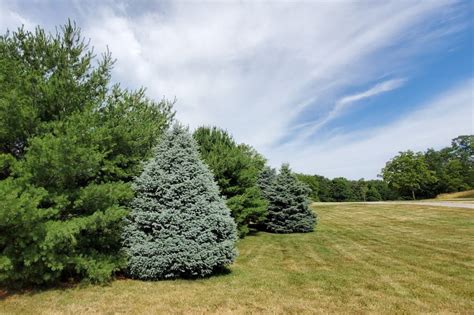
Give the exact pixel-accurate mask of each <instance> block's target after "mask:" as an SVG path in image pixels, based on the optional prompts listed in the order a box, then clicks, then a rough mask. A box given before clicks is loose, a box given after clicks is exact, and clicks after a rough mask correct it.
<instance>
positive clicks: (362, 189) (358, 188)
mask: <svg viewBox="0 0 474 315" xmlns="http://www.w3.org/2000/svg"><path fill="white" fill-rule="evenodd" d="M368 190H369V186H368V184H367V182H366V181H365V180H364V179H363V178H361V179H359V180H357V181H353V182H352V191H353V192H352V196H353V198H354V201H367V191H368Z"/></svg>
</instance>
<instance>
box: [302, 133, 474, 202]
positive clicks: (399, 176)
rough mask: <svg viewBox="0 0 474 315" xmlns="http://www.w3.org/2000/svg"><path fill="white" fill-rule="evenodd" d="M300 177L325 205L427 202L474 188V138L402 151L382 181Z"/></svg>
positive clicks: (314, 199)
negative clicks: (350, 202)
mask: <svg viewBox="0 0 474 315" xmlns="http://www.w3.org/2000/svg"><path fill="white" fill-rule="evenodd" d="M297 176H298V179H299V180H300V181H302V182H304V183H306V184H307V185H308V187H309V188H310V189H311V192H310V198H311V199H312V200H313V201H321V202H331V201H336V202H341V201H383V200H402V199H417V198H418V199H426V198H433V197H436V196H437V195H439V194H442V193H451V192H458V191H465V190H469V189H473V188H474V135H461V136H458V137H456V138H454V139H453V140H452V141H451V145H450V146H447V147H445V148H442V149H440V150H435V149H433V148H430V149H428V150H426V151H424V152H413V151H410V150H408V151H403V152H399V154H398V155H396V156H395V157H393V158H392V159H391V160H390V161H388V162H387V163H386V165H385V167H384V168H383V169H382V170H381V174H380V175H379V176H380V177H381V178H382V179H381V180H364V179H363V178H362V179H359V180H348V179H346V178H344V177H337V178H333V179H328V178H326V177H324V176H320V175H308V174H297Z"/></svg>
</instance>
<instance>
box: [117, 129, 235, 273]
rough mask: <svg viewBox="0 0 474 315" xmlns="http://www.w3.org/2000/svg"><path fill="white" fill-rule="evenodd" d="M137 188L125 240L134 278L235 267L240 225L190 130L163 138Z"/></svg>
mask: <svg viewBox="0 0 474 315" xmlns="http://www.w3.org/2000/svg"><path fill="white" fill-rule="evenodd" d="M134 188H135V191H136V197H135V199H134V200H133V202H132V205H131V207H132V211H131V213H130V215H129V216H128V218H127V219H126V224H125V229H124V234H123V238H124V249H125V252H126V254H127V256H128V267H129V273H130V275H131V276H132V277H135V278H139V279H144V280H152V279H164V278H177V277H186V278H187V277H203V276H207V275H210V274H211V273H213V272H214V271H216V270H219V269H221V268H223V267H225V266H226V265H228V264H230V263H232V262H233V260H234V258H235V256H236V249H235V242H236V240H237V234H236V232H237V231H236V225H235V223H234V220H233V219H232V217H231V214H230V210H229V209H228V208H227V206H226V204H225V201H224V199H223V198H222V197H221V196H220V195H219V188H218V187H217V184H216V183H215V182H214V180H213V177H212V173H211V172H210V171H209V169H208V167H207V166H206V165H205V164H204V163H203V162H202V161H201V160H200V157H199V153H198V148H197V144H196V142H195V140H194V139H193V138H192V136H191V134H190V133H189V131H188V130H187V128H184V127H182V126H180V125H175V126H174V127H173V128H172V129H171V130H169V131H168V132H167V133H166V134H165V136H164V137H163V139H162V140H161V142H160V143H159V144H158V146H157V147H156V148H155V156H154V157H153V158H152V159H151V160H150V161H149V162H148V163H147V164H146V165H145V167H144V171H143V173H142V174H141V175H140V176H139V177H138V178H137V179H136V180H135V183H134Z"/></svg>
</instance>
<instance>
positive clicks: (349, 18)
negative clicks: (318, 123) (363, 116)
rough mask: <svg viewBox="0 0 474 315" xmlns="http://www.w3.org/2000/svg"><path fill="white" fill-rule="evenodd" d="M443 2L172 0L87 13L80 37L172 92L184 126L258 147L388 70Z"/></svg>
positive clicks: (161, 92) (123, 75)
mask: <svg viewBox="0 0 474 315" xmlns="http://www.w3.org/2000/svg"><path fill="white" fill-rule="evenodd" d="M449 4H450V3H449V2H444V1H424V2H416V3H408V2H390V3H374V2H372V3H371V4H370V5H369V4H363V3H362V4H361V3H347V2H346V3H296V4H295V3H286V2H281V3H280V2H279V3H276V2H272V3H269V2H266V3H246V2H243V3H242V2H226V3H215V2H213V3H190V2H186V3H179V2H178V3H173V4H172V5H171V6H170V7H168V8H167V9H166V10H163V11H160V12H146V13H143V14H141V15H138V16H127V15H124V14H123V10H120V11H119V12H117V11H116V10H115V11H114V10H112V9H111V8H109V7H105V6H104V7H101V8H94V11H91V12H89V14H87V16H88V18H87V19H86V21H85V25H86V28H85V31H86V32H85V34H86V35H88V36H91V37H92V42H93V44H94V45H95V46H97V47H98V48H100V49H104V47H105V46H106V45H108V46H109V47H110V50H111V51H112V52H113V54H114V56H115V57H117V59H118V62H117V69H116V72H115V78H116V79H117V80H118V81H121V82H126V83H127V84H128V85H132V86H141V85H142V86H145V87H147V88H148V92H149V94H150V95H151V96H153V97H155V98H161V97H162V96H167V97H169V98H173V97H174V96H176V97H177V98H178V103H177V105H176V108H177V110H178V118H179V119H181V120H182V121H184V122H185V123H189V124H190V125H191V126H192V127H196V126H198V125H202V124H215V125H218V126H222V127H225V128H227V129H229V130H230V131H231V132H232V133H233V134H234V135H235V137H236V138H237V139H238V140H239V141H245V142H247V143H250V144H252V145H254V146H256V147H257V149H260V150H265V149H266V148H269V147H271V146H273V145H275V144H276V143H278V140H279V139H281V138H282V137H284V136H286V135H287V134H288V130H289V128H291V127H292V125H294V124H295V123H296V121H297V120H298V117H299V115H301V113H302V111H303V110H308V108H311V110H315V111H322V112H323V113H324V112H326V113H327V112H330V111H331V105H330V104H334V97H337V95H338V93H340V91H342V90H344V89H345V88H347V87H349V86H352V85H353V84H354V82H357V83H358V84H359V85H362V84H364V83H365V82H369V81H373V80H374V78H377V77H381V76H384V75H386V74H387V73H392V72H393V71H394V69H395V68H394V67H391V63H392V62H391V61H392V60H397V56H398V54H399V53H400V49H399V48H398V49H395V48H394V47H395V45H396V44H397V43H400V42H401V41H405V42H404V45H403V47H404V48H403V49H407V50H408V49H409V47H411V46H410V43H411V44H414V41H413V40H412V37H413V34H414V33H417V32H418V31H419V32H420V34H419V36H418V37H417V40H419V38H420V37H423V36H425V35H426V36H428V34H429V32H427V31H426V30H425V29H424V27H423V25H424V23H425V22H426V21H427V20H428V19H430V18H433V17H436V16H437V14H440V13H441V12H442V10H444V9H446V8H447V7H449ZM387 48H390V50H387ZM379 88H380V87H379ZM382 88H383V87H382ZM308 100H312V102H308ZM328 100H331V101H330V102H328ZM315 103H318V105H314V104H315ZM298 104H300V105H298Z"/></svg>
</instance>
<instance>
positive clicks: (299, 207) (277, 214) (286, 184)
mask: <svg viewBox="0 0 474 315" xmlns="http://www.w3.org/2000/svg"><path fill="white" fill-rule="evenodd" d="M309 193H310V191H309V188H308V187H307V186H306V185H304V184H303V183H301V182H299V181H298V179H297V178H296V175H294V174H293V173H292V172H291V170H290V168H289V166H288V164H283V165H282V167H281V169H280V173H279V174H278V175H277V176H276V178H275V180H274V181H273V182H272V185H271V188H270V189H267V190H266V191H265V195H266V197H267V198H268V202H269V206H268V215H267V220H266V228H267V230H268V231H270V232H274V233H295V232H311V231H313V230H314V224H315V223H316V217H315V215H314V214H313V212H311V210H310V209H309V208H308V195H309Z"/></svg>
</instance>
